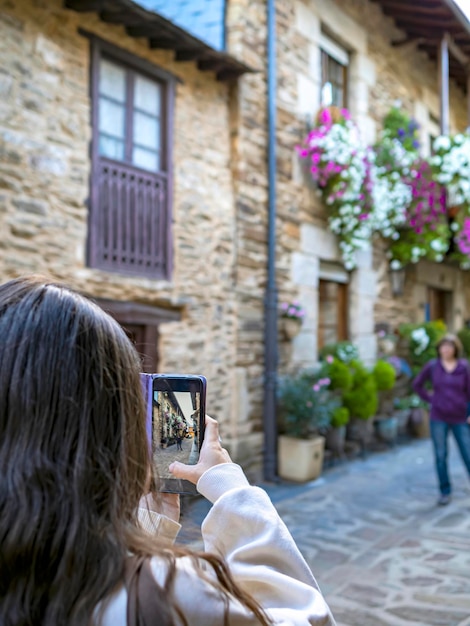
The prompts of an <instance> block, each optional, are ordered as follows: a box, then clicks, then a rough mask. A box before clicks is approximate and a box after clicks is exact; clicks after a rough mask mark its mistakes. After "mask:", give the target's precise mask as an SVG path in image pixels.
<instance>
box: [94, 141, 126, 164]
mask: <svg viewBox="0 0 470 626" xmlns="http://www.w3.org/2000/svg"><path fill="white" fill-rule="evenodd" d="M99 148H100V154H101V156H105V157H108V159H114V160H115V161H123V160H124V142H123V141H120V140H119V139H114V138H113V137H106V136H105V135H100V143H99Z"/></svg>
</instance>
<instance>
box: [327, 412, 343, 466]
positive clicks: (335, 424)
mask: <svg viewBox="0 0 470 626" xmlns="http://www.w3.org/2000/svg"><path fill="white" fill-rule="evenodd" d="M348 423H349V409H347V408H346V407H345V406H339V407H337V408H336V409H334V411H333V414H332V416H331V423H330V428H329V429H328V430H327V431H326V441H325V445H326V447H327V448H328V450H331V452H332V454H333V455H334V456H337V457H342V456H343V455H344V442H345V440H346V426H347V425H348Z"/></svg>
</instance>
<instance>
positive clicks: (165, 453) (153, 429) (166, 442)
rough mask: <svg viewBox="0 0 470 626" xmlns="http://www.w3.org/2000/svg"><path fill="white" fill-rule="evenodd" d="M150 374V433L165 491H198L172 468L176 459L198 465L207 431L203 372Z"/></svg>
mask: <svg viewBox="0 0 470 626" xmlns="http://www.w3.org/2000/svg"><path fill="white" fill-rule="evenodd" d="M143 376H145V377H146V378H147V383H146V384H147V434H148V437H149V443H150V445H151V450H152V458H153V462H154V464H155V466H156V470H157V474H158V476H159V478H160V483H161V486H162V491H170V492H176V493H196V490H195V487H194V485H192V484H191V483H189V482H187V481H182V480H178V479H176V478H175V477H174V476H173V475H172V474H171V473H170V471H169V469H168V468H169V466H170V465H171V463H173V461H180V462H181V463H185V464H188V465H195V464H196V463H197V462H198V460H199V450H200V447H201V445H202V438H203V435H204V418H205V390H206V381H205V378H204V377H203V376H184V375H181V376H180V375H163V374H151V375H143Z"/></svg>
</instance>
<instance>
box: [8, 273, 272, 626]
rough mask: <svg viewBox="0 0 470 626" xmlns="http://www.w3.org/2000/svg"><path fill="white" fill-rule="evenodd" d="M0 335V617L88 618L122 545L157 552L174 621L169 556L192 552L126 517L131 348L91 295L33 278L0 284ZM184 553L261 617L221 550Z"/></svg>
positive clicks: (134, 469) (73, 622) (132, 438)
mask: <svg viewBox="0 0 470 626" xmlns="http://www.w3.org/2000/svg"><path fill="white" fill-rule="evenodd" d="M0 338H1V339H0V624H2V626H13V625H14V626H21V625H30V624H44V625H47V626H59V625H60V626H62V625H63V624H67V625H68V626H85V625H89V624H91V623H92V621H93V616H94V612H95V609H96V608H97V607H98V606H99V605H100V603H101V606H103V603H102V601H103V600H106V599H107V598H109V596H110V594H111V593H112V592H113V591H114V590H115V589H116V588H118V587H119V585H120V584H122V580H123V572H124V565H125V561H126V558H127V555H128V554H129V552H133V553H135V554H140V555H148V556H151V555H153V554H159V555H160V556H162V557H164V558H165V560H166V562H167V564H168V576H167V580H166V583H165V586H164V589H165V591H167V592H168V597H167V598H166V603H167V606H162V615H161V618H162V619H161V621H159V623H161V624H162V626H163V625H164V626H167V625H168V626H170V625H172V624H174V623H175V616H176V615H180V617H181V613H180V611H179V609H178V607H177V606H176V604H175V601H174V600H172V596H171V590H172V583H173V579H174V576H175V573H176V559H177V558H178V556H179V555H182V554H191V553H189V552H188V551H187V550H184V549H172V550H168V549H163V548H162V547H161V546H159V544H158V541H157V540H153V539H152V538H150V537H149V536H148V535H147V534H144V532H143V531H142V530H140V529H139V525H138V522H137V519H136V509H137V507H138V502H139V499H140V497H141V496H142V494H143V493H144V490H145V486H146V483H147V480H148V471H149V465H150V459H149V454H148V446H147V439H146V431H145V408H144V403H143V397H142V393H141V386H140V379H139V372H140V360H139V357H138V355H137V353H136V351H135V349H134V347H133V346H132V344H131V343H130V341H129V339H128V338H127V337H126V335H125V333H124V331H123V330H122V328H121V327H120V326H119V325H118V324H117V323H116V322H115V321H114V320H113V319H112V318H111V317H110V316H108V315H107V314H106V313H104V312H103V311H102V310H101V309H100V308H99V307H98V306H97V305H95V304H94V303H93V302H91V301H90V300H88V299H87V298H85V297H83V296H82V295H80V294H78V293H76V292H74V291H73V290H71V289H69V288H67V287H65V286H63V285H58V284H55V283H52V282H48V281H46V280H44V279H42V278H39V277H29V278H21V279H16V280H12V281H10V282H9V283H6V284H5V285H2V286H0ZM192 556H193V558H194V560H195V562H196V564H197V563H198V562H199V560H200V558H204V559H206V560H207V561H208V562H209V563H210V564H211V565H212V566H213V569H214V570H215V573H216V576H217V580H218V586H219V587H220V590H221V593H222V594H223V595H224V597H225V598H226V600H227V602H228V598H229V596H230V595H234V596H235V597H237V598H238V599H239V600H241V601H242V603H243V604H245V606H247V607H248V608H249V609H250V610H251V611H252V612H253V613H254V614H255V615H256V616H257V618H258V619H259V621H260V623H263V624H268V623H269V620H268V618H267V617H266V616H265V614H264V612H263V611H262V609H261V608H260V607H259V606H258V605H257V603H256V602H255V601H254V600H253V599H252V598H251V597H250V596H248V595H247V594H245V593H244V592H243V591H241V590H240V589H239V588H238V587H237V585H236V584H235V582H234V581H233V579H232V577H231V575H230V573H229V572H228V570H227V568H226V566H225V565H224V563H223V562H222V561H221V560H220V559H218V558H217V557H215V556H207V555H205V556H202V555H195V554H193V555H192ZM162 597H164V596H162Z"/></svg>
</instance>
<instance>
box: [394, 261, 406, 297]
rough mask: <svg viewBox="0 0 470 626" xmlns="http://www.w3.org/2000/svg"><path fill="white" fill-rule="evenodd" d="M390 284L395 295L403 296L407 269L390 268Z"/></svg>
mask: <svg viewBox="0 0 470 626" xmlns="http://www.w3.org/2000/svg"><path fill="white" fill-rule="evenodd" d="M390 285H391V287H392V294H393V296H402V295H403V293H404V291H405V269H404V268H403V267H402V268H400V269H396V270H393V269H391V270H390Z"/></svg>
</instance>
